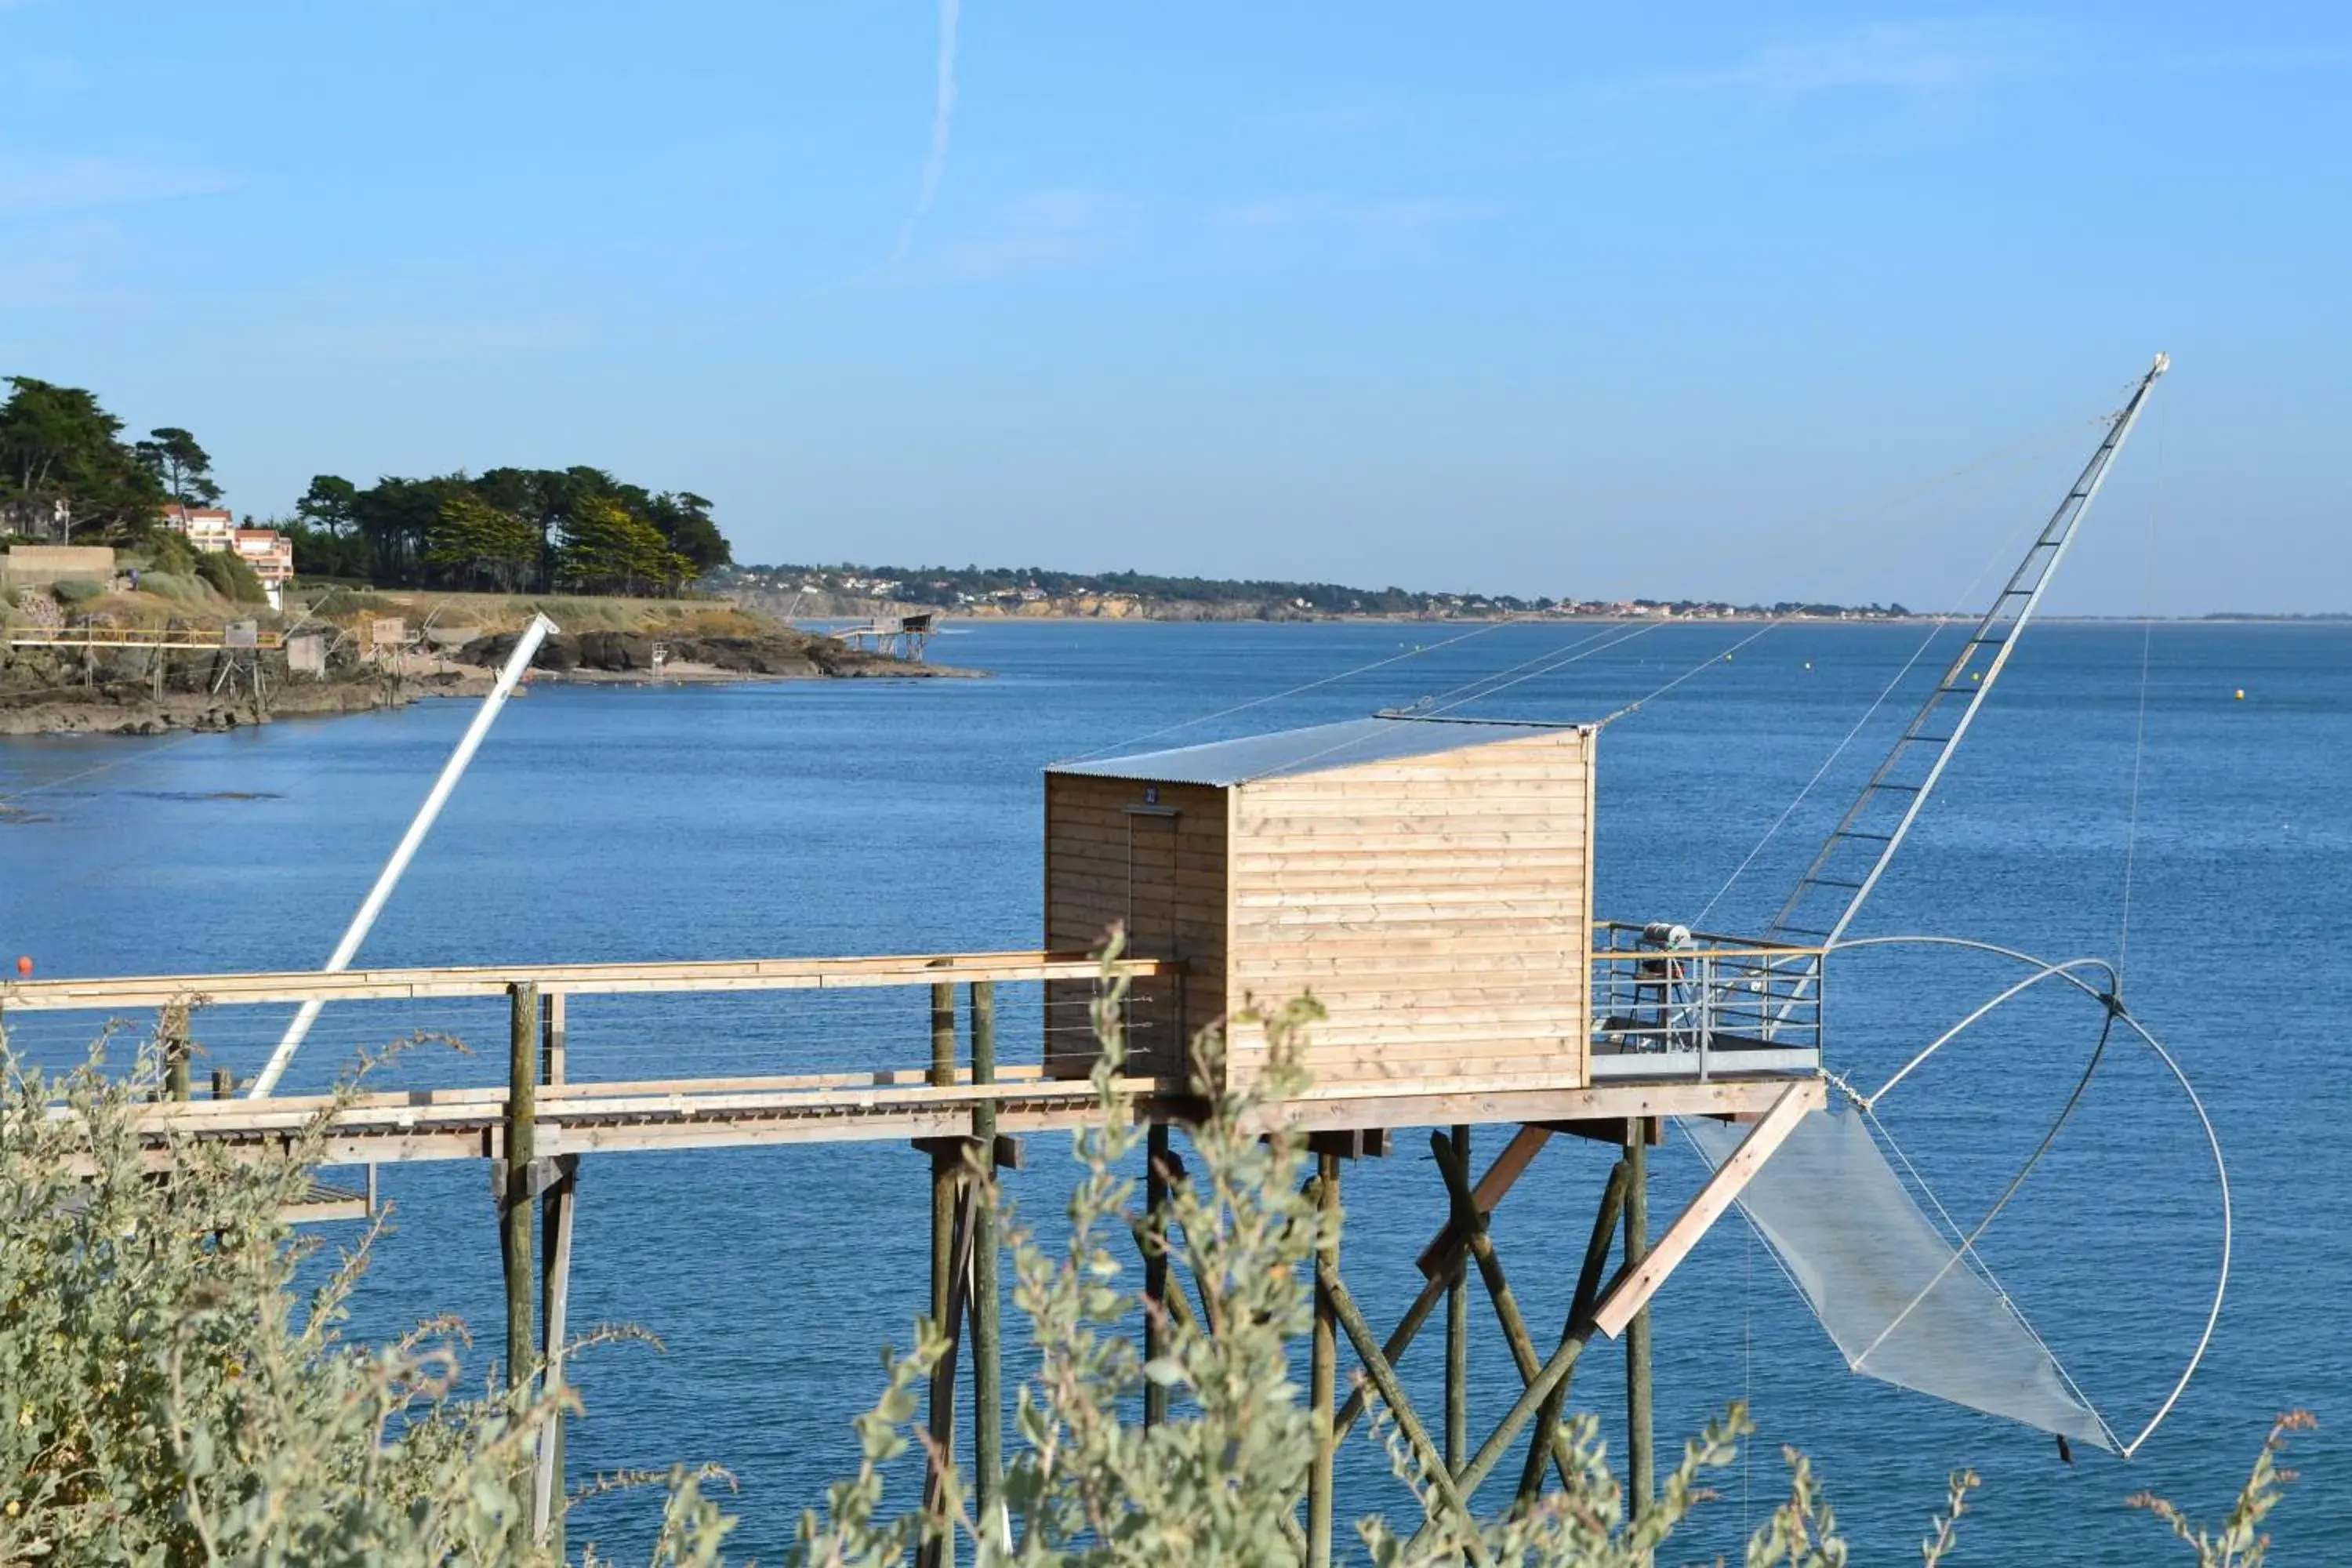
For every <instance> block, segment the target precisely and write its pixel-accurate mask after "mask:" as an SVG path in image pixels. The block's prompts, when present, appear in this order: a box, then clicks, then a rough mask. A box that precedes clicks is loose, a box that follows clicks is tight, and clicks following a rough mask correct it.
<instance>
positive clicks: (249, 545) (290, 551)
mask: <svg viewBox="0 0 2352 1568" xmlns="http://www.w3.org/2000/svg"><path fill="white" fill-rule="evenodd" d="M232 547H233V548H234V549H235V550H236V552H237V553H238V554H239V555H241V556H243V557H245V563H246V564H247V565H248V566H250V567H252V568H253V574H254V575H255V576H257V577H258V578H260V579H261V589H262V592H264V593H266V594H268V595H269V607H270V608H271V609H273V610H282V609H284V608H285V607H286V584H289V583H291V582H292V581H294V542H293V541H292V540H290V539H289V538H287V537H286V536H285V535H284V534H282V533H280V532H278V531H277V530H276V529H274V528H240V529H238V530H237V531H236V539H235V542H234V544H233V546H232Z"/></svg>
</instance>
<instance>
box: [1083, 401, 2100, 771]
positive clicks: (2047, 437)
mask: <svg viewBox="0 0 2352 1568" xmlns="http://www.w3.org/2000/svg"><path fill="white" fill-rule="evenodd" d="M2104 420H2105V416H2104V415H2101V416H2095V417H2092V418H2084V416H2079V415H2068V416H2064V417H2063V418H2061V419H2056V420H2053V421H2051V422H2050V423H2048V424H2046V425H2043V426H2040V427H2038V428H2036V429H2034V430H2032V431H2030V432H2029V433H2027V434H2026V435H2024V436H2022V437H2019V438H2018V439H2017V440H2015V441H2012V442H2010V443H2008V444H2007V445H2005V446H2002V447H1995V448H1994V449H1993V450H1991V451H1990V452H1987V453H1985V454H1983V455H1982V456H1980V457H1977V458H1970V459H1969V460H1968V461H1966V462H1964V463H1961V464H1959V465H1958V467H1955V468H1949V469H1947V470H1946V471H1944V472H1942V473H1940V474H1937V475H1936V476H1934V477H1933V478H1931V479H1927V480H1925V481H1924V482H1922V483H1920V484H1917V485H1915V486H1906V487H1905V488H1904V489H1901V490H1899V491H1897V492H1895V494H1894V495H1892V496H1891V497H1888V498H1886V499H1885V500H1876V499H1873V500H1863V501H1858V502H1855V503H1853V505H1851V506H1848V507H1845V508H1842V509H1839V510H1832V511H1830V512H1828V513H1825V514H1823V515H1822V521H1824V522H1831V521H1839V520H1841V519H1842V518H1843V517H1846V516H1849V515H1870V514H1874V513H1878V512H1883V511H1885V510H1888V509H1889V508H1891V507H1894V506H1897V505H1901V504H1904V503H1905V502H1907V501H1910V500H1916V499H1917V498H1919V497H1921V496H1925V495H1928V494H1932V493H1933V492H1934V491H1936V490H1937V489H1941V488H1943V487H1945V486H1947V485H1949V484H1952V483H1955V482H1956V481H1958V480H1959V479H1963V478H1966V477H1967V476H1968V475H1969V474H1971V473H1974V472H1976V471H1977V470H1979V469H1981V468H1992V467H1995V466H1996V465H2001V464H2006V463H2011V462H2021V461H2025V460H2029V459H2032V458H2038V457H2039V456H2040V455H2041V451H2040V448H2041V447H2042V446H2044V445H2046V444H2051V443H2052V442H2053V440H2054V438H2055V437H2058V436H2061V435H2065V436H2071V435H2073V434H2074V431H2076V430H2077V429H2079V428H2081V427H2082V426H2084V425H2097V424H2100V423H2103V422H2104ZM1765 548H1766V547H1765V546H1764V545H1763V544H1761V543H1758V544H1755V545H1753V546H1751V547H1749V549H1748V551H1744V552H1743V551H1732V552H1726V554H1725V555H1723V556H1719V557H1718V558H1717V559H1718V563H1720V562H1721V561H1723V560H1726V559H1730V560H1737V559H1738V558H1739V557H1740V556H1741V555H1742V554H1747V553H1760V552H1763V550H1764V549H1765ZM1876 559H1877V558H1876V557H1872V558H1869V559H1868V560H1866V561H1864V562H1860V563H1853V564H1852V566H1851V567H1850V570H1849V571H1848V572H1847V574H1846V577H1847V578H1849V579H1850V578H1852V577H1853V576H1855V575H1857V574H1859V572H1860V570H1861V568H1862V566H1863V565H1866V564H1872V563H1874V562H1875V560H1876ZM1545 623H1546V617H1545V616H1543V615H1542V614H1540V613H1536V612H1513V613H1510V614H1507V615H1504V616H1499V617H1497V618H1496V619H1495V620H1492V621H1489V622H1486V623H1485V624H1484V625H1482V626H1475V627H1474V628H1472V629H1471V630H1469V631H1465V632H1462V633H1459V634H1457V635H1455V636H1454V637H1444V638H1441V639H1440V640H1439V641H1436V642H1433V643H1429V644H1427V645H1422V644H1416V645H1414V646H1413V647H1411V648H1409V649H1406V650H1405V651H1403V652H1402V653H1393V654H1389V655H1386V656H1384V657H1382V658H1376V659H1372V660H1370V661H1368V662H1366V663H1364V664H1360V665H1357V666H1355V667H1354V668H1349V669H1343V670H1340V671H1339V672H1338V673H1337V674H1334V675H1327V676H1321V677H1318V679H1313V680H1308V681H1302V682H1300V683H1299V684H1298V685H1297V686H1292V687H1288V688H1286V689H1283V690H1280V691H1276V692H1271V693H1269V694H1267V695H1266V696H1264V697H1254V698H1251V699H1250V700H1247V701H1245V702H1237V703H1234V704H1233V705H1232V706H1230V707H1226V708H1221V709H1218V710H1215V711H1214V712H1211V713H1203V714H1201V715H1199V716H1197V717H1195V718H1191V719H1184V720H1180V721H1177V722H1175V723H1173V724H1165V725H1162V726H1160V728H1159V729H1156V730H1148V731H1144V732H1143V733H1141V734H1139V735H1132V736H1129V737H1128V738H1126V739H1124V740H1120V741H1116V742H1111V743H1109V744H1108V745H1103V746H1097V747H1095V748H1093V749H1092V750H1089V751H1085V752H1077V753H1076V754H1075V755H1072V756H1068V757H1064V758H1060V759H1057V761H1059V762H1062V763H1083V762H1091V761H1093V760H1094V759H1096V758H1098V757H1105V756H1111V755H1115V754H1117V753H1118V752H1125V751H1128V750H1130V749H1131V748H1133V747H1136V746H1139V745H1142V744H1144V743H1145V742H1150V741H1156V740H1160V739H1161V738H1162V737H1164V736H1168V735H1172V734H1176V733H1179V732H1180V731H1185V730H1190V729H1193V728H1196V727H1197V726H1199V725H1202V724H1208V723H1213V722H1215V721H1217V720H1220V719H1229V718H1231V717H1233V716H1234V714H1236V713H1245V712H1248V711H1249V710H1253V709H1256V708H1262V707H1265V706H1266V705H1268V704H1270V703H1275V702H1280V701H1284V700H1286V699H1289V698H1292V697H1297V696H1299V695H1302V694H1303V693H1306V692H1308V691H1314V690H1318V689H1321V688H1323V687H1327V686H1335V685H1338V684H1339V682H1341V681H1344V680H1351V679H1354V678H1356V677H1357V676H1360V675H1366V674H1370V672H1371V671H1373V670H1376V669H1383V668H1387V667H1389V666H1391V665H1394V664H1402V663H1404V662H1406V661H1407V660H1410V659H1414V658H1421V657H1422V656H1423V655H1424V654H1429V653H1434V652H1436V651H1437V650H1438V649H1440V648H1445V647H1454V645H1456V644H1458V643H1464V642H1468V641H1470V640H1471V639H1473V638H1475V637H1485V636H1486V635H1487V634H1488V633H1490V632H1496V631H1500V630H1501V629H1502V628H1503V627H1505V626H1519V625H1528V624H1538V625H1540V624H1545ZM1667 624H1669V623H1668V622H1666V621H1664V620H1659V621H1654V622H1652V623H1650V624H1649V625H1648V626H1643V627H1642V628H1641V629H1640V631H1639V632H1637V633H1635V634H1634V635H1636V636H1638V635H1643V634H1646V633H1647V632H1649V631H1651V630H1653V629H1654V628H1655V627H1657V626H1664V625H1667ZM1616 629H1617V626H1615V625H1614V624H1612V626H1610V627H1609V628H1607V630H1606V631H1604V632H1601V633H1596V634H1594V637H1589V638H1586V639H1584V640H1583V641H1582V642H1580V643H1578V644H1576V645H1574V646H1575V647H1583V646H1584V645H1585V643H1587V642H1591V641H1593V640H1596V639H1597V638H1598V637H1603V636H1607V635H1608V634H1609V632H1613V631H1615V630H1616ZM1626 640H1630V639H1629V638H1618V639H1616V641H1612V642H1611V643H1608V644H1606V645H1604V647H1615V646H1617V642H1622V641H1626ZM1596 651H1598V650H1596ZM1553 657H1555V656H1554V655H1551V654H1545V655H1539V656H1538V658H1534V659H1525V660H1522V661H1520V663H1518V664H1517V665H1513V666H1510V667H1508V668H1507V669H1505V670H1502V671H1497V672H1496V674H1498V675H1499V674H1509V673H1512V672H1514V671H1517V670H1521V669H1525V668H1527V667H1528V665H1531V664H1535V663H1537V662H1538V661H1539V660H1541V659H1549V658H1553ZM1536 673H1538V674H1541V673H1546V671H1541V670H1538V671H1537V672H1536ZM1490 679H1495V677H1494V676H1493V675H1490V676H1486V677H1481V678H1480V679H1477V680H1473V681H1468V682H1465V683H1464V685H1463V686H1457V687H1454V688H1453V689H1452V690H1451V691H1448V692H1444V693H1441V694H1440V699H1439V700H1440V701H1441V702H1444V703H1445V705H1446V706H1448V707H1459V706H1461V705H1462V704H1463V703H1464V702H1468V701H1475V700H1482V699H1483V698H1486V697H1489V696H1492V695H1493V694H1494V692H1493V691H1485V692H1479V693H1476V694H1475V695H1474V696H1472V697H1468V698H1463V699H1461V700H1458V701H1455V700H1451V699H1453V698H1454V693H1457V692H1460V691H1462V690H1464V689H1466V688H1467V687H1474V686H1477V685H1481V684H1483V683H1484V682H1485V681H1486V680H1490ZM1522 679H1526V678H1524V677H1523V678H1522ZM1507 684H1509V685H1517V684H1518V681H1517V680H1513V681H1510V682H1508V683H1507ZM1501 689H1503V688H1502V687H1499V686H1498V687H1496V688H1495V690H1501Z"/></svg>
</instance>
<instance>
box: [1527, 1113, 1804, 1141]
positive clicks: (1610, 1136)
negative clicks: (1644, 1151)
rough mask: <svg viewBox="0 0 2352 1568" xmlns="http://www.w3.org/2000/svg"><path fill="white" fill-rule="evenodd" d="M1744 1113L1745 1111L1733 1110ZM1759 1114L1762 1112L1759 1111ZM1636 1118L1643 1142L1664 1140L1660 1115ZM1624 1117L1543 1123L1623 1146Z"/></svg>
mask: <svg viewBox="0 0 2352 1568" xmlns="http://www.w3.org/2000/svg"><path fill="white" fill-rule="evenodd" d="M1733 1114H1734V1115H1744V1114H1746V1113H1745V1112H1734V1113H1733ZM1758 1114H1759V1115H1760V1114H1762V1113H1761V1112H1760V1111H1759V1112H1758ZM1636 1120H1638V1121H1642V1122H1643V1123H1644V1124H1645V1130H1644V1133H1643V1142H1647V1143H1648V1144H1649V1146H1650V1147H1651V1148H1653V1149H1654V1148H1656V1147H1657V1146H1658V1145H1659V1144H1661V1143H1664V1142H1665V1141H1666V1122H1665V1118H1664V1117H1662V1116H1644V1117H1640V1118H1637V1119H1636ZM1625 1121H1626V1119H1625V1118H1624V1117H1622V1116H1596V1117H1590V1118H1586V1119H1584V1120H1580V1121H1547V1122H1545V1123H1544V1125H1545V1126H1546V1127H1548V1128H1549V1129H1550V1130H1551V1131H1554V1132H1566V1133H1569V1134H1570V1135H1571V1136H1573V1137H1577V1138H1590V1139H1591V1140H1592V1141H1593V1142H1596V1143H1610V1144H1614V1145H1616V1146H1618V1147H1620V1148H1622V1147H1623V1146H1624V1143H1625V1139H1626V1135H1627V1129H1626V1126H1625Z"/></svg>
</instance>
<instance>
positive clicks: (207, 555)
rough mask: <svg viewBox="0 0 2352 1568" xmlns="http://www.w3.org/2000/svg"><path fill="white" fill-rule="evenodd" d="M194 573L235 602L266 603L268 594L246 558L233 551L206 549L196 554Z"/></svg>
mask: <svg viewBox="0 0 2352 1568" xmlns="http://www.w3.org/2000/svg"><path fill="white" fill-rule="evenodd" d="M196 574H197V575H198V576H200V577H202V578H203V579H204V580H205V582H207V583H209V584H212V586H213V591H214V592H215V593H217V594H218V595H220V596H221V597H222V598H224V599H226V600H228V601H230V602H231V603H232V604H238V605H266V604H268V602H269V595H268V594H267V593H265V592H264V591H263V589H262V586H261V579H260V578H258V577H257V576H255V575H254V574H253V568H252V567H251V566H249V565H247V563H246V560H245V557H243V556H242V555H239V554H237V553H236V552H235V551H233V550H207V551H204V552H200V553H199V554H198V555H197V556H196Z"/></svg>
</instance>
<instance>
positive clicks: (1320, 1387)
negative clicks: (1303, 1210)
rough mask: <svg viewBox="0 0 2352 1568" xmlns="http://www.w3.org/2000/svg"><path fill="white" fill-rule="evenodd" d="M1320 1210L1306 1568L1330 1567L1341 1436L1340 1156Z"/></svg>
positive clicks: (1324, 1184) (1325, 1180)
mask: <svg viewBox="0 0 2352 1568" xmlns="http://www.w3.org/2000/svg"><path fill="white" fill-rule="evenodd" d="M1318 1178H1319V1180H1318V1185H1317V1189H1316V1205H1317V1206H1318V1208H1320V1209H1321V1210H1322V1221H1323V1232H1322V1236H1321V1237H1320V1238H1319V1239H1318V1242H1317V1245H1316V1264H1317V1268H1316V1273H1315V1342H1314V1347H1313V1351H1312V1360H1311V1362H1310V1363H1309V1367H1308V1373H1309V1376H1308V1384H1309V1388H1308V1397H1309V1410H1310V1414H1309V1415H1308V1418H1307V1419H1308V1424H1309V1425H1310V1426H1312V1427H1313V1428H1314V1432H1315V1468H1313V1469H1312V1470H1311V1471H1309V1472H1308V1474H1307V1568H1331V1479H1332V1459H1333V1457H1334V1454H1335V1451H1336V1450H1337V1448H1338V1446H1339V1433H1338V1431H1337V1430H1336V1429H1335V1426H1334V1424H1333V1422H1332V1413H1333V1405H1334V1401H1333V1398H1332V1394H1333V1392H1334V1389H1335V1386H1336V1384H1337V1381H1338V1375H1339V1307H1338V1305H1337V1303H1336V1302H1335V1301H1334V1300H1333V1299H1332V1295H1331V1290H1330V1288H1329V1286H1328V1284H1327V1283H1326V1280H1325V1267H1326V1266H1327V1265H1328V1268H1330V1269H1331V1270H1333V1271H1335V1272H1336V1271H1337V1269H1338V1268H1339V1224H1338V1220H1339V1156H1338V1155H1337V1154H1325V1155H1323V1156H1322V1157H1321V1159H1320V1160H1319V1161H1318Z"/></svg>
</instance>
